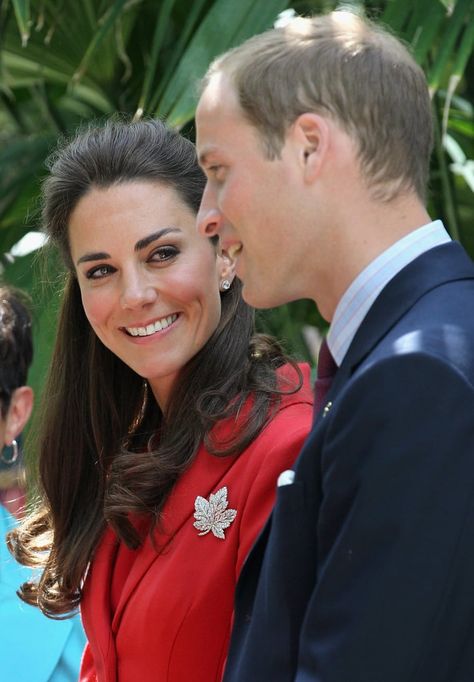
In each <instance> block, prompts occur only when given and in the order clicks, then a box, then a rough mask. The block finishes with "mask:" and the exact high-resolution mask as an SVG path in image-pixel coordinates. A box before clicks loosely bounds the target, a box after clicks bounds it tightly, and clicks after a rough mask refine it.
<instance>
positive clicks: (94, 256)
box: [76, 227, 181, 265]
mask: <svg viewBox="0 0 474 682" xmlns="http://www.w3.org/2000/svg"><path fill="white" fill-rule="evenodd" d="M170 232H181V230H180V228H179V227H164V228H163V229H161V230H157V231H156V232H152V233H151V234H149V235H147V236H146V237H143V239H139V240H138V241H137V243H136V244H135V246H134V251H142V249H146V247H147V246H149V245H150V244H151V243H152V242H154V241H156V240H157V239H160V237H164V236H165V235H167V234H169V233H170ZM108 258H112V256H111V255H110V253H106V252H105V251H97V252H96V253H92V252H91V253H85V254H84V255H83V256H81V257H80V258H79V259H78V260H77V263H76V265H79V264H80V263H88V262H89V261H94V260H107V259H108Z"/></svg>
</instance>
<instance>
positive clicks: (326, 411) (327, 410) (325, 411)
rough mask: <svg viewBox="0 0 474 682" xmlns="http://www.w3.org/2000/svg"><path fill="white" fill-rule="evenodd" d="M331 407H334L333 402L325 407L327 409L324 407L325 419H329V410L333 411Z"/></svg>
mask: <svg viewBox="0 0 474 682" xmlns="http://www.w3.org/2000/svg"><path fill="white" fill-rule="evenodd" d="M331 407H332V402H331V401H329V402H328V403H327V404H326V405H325V407H324V410H323V419H324V417H327V416H328V414H329V410H330V409H331Z"/></svg>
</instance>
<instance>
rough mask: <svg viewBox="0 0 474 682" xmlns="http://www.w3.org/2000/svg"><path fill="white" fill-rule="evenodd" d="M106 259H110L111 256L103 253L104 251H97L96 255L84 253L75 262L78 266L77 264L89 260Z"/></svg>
mask: <svg viewBox="0 0 474 682" xmlns="http://www.w3.org/2000/svg"><path fill="white" fill-rule="evenodd" d="M107 258H111V255H110V253H105V251H98V252H97V253H85V254H84V255H83V256H81V257H80V258H79V259H78V260H77V262H76V265H79V263H87V262H88V261H90V260H107Z"/></svg>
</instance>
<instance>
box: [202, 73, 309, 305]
mask: <svg viewBox="0 0 474 682" xmlns="http://www.w3.org/2000/svg"><path fill="white" fill-rule="evenodd" d="M196 125H197V142H196V146H197V151H198V155H199V158H200V163H201V165H202V168H203V170H204V172H205V173H206V176H207V184H206V188H205V191H204V195H203V198H202V203H201V207H200V210H199V214H198V229H199V231H200V232H201V234H203V235H204V234H207V235H208V236H209V235H212V234H218V235H219V237H220V239H221V244H222V247H223V248H224V249H226V250H229V251H230V252H232V253H234V254H235V255H236V256H237V262H236V275H237V276H238V277H239V278H240V279H241V280H242V282H243V290H242V294H243V297H244V299H245V300H246V301H247V303H249V304H251V305H253V306H255V307H259V308H268V307H272V306H276V305H280V304H282V303H286V302H288V301H291V300H294V299H296V298H300V297H304V296H307V293H306V291H305V286H304V276H303V271H304V269H305V263H306V262H307V260H308V259H307V243H306V239H305V235H304V231H302V230H301V229H300V224H301V223H302V218H303V215H302V207H303V201H302V199H303V197H302V193H301V192H302V188H303V189H304V187H303V174H302V171H301V168H302V166H301V163H300V157H299V148H297V147H296V146H292V145H291V144H285V145H284V147H283V149H282V152H281V156H280V157H279V158H277V159H274V160H270V159H268V158H266V156H265V153H264V149H263V143H262V140H261V139H260V137H259V133H258V131H257V130H256V129H255V127H254V126H252V125H250V123H248V121H247V120H246V119H245V118H244V116H243V114H242V112H241V110H240V107H239V104H238V101H237V97H236V94H235V92H234V88H233V86H232V85H231V84H230V82H229V80H228V79H227V77H226V76H225V75H224V74H222V73H218V74H216V75H214V76H213V78H212V79H211V81H210V83H209V85H208V86H207V87H206V89H205V91H204V93H203V95H202V97H201V99H200V102H199V106H198V109H197V112H196ZM306 222H307V221H306Z"/></svg>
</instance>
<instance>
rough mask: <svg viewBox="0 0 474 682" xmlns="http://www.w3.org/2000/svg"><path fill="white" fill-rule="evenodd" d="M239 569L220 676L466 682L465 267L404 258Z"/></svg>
mask: <svg viewBox="0 0 474 682" xmlns="http://www.w3.org/2000/svg"><path fill="white" fill-rule="evenodd" d="M327 400H328V404H327V407H326V410H323V411H322V412H321V413H320V414H319V416H318V417H317V418H316V421H315V423H314V425H313V429H312V431H311V433H310V435H309V437H308V439H307V440H306V443H305V446H304V448H303V450H302V452H301V454H300V455H299V458H298V460H297V463H296V465H295V479H294V483H293V484H291V485H284V486H281V487H279V488H278V494H277V502H276V505H275V508H274V511H273V514H272V517H271V519H270V521H269V523H268V524H267V526H266V527H265V529H264V531H263V533H262V535H261V536H260V538H259V540H258V542H257V544H256V545H255V547H254V549H253V551H252V552H251V554H250V556H249V558H248V559H247V562H246V564H245V565H244V568H243V571H242V574H241V578H240V582H239V584H238V588H237V595H236V612H235V623H234V632H233V636H232V641H231V648H230V652H229V657H228V661H227V667H226V674H225V676H224V681H225V682H265V681H267V682H290V681H296V682H310V681H311V682H473V680H474V265H473V263H472V262H471V260H470V259H469V257H468V256H467V254H466V253H465V252H464V250H463V249H462V248H461V247H460V246H459V245H458V244H455V243H450V244H447V245H442V246H439V247H436V248H434V249H432V250H430V251H428V252H426V253H425V254H423V255H421V256H419V257H418V258H417V259H416V260H414V261H413V262H412V263H411V264H409V265H408V266H406V267H405V268H404V269H403V270H402V271H401V272H400V273H399V274H398V275H397V276H396V277H395V278H394V279H393V280H391V281H390V282H389V284H388V285H387V286H386V287H385V289H384V290H383V291H382V293H381V294H380V296H379V297H378V298H377V300H376V301H375V303H374V304H373V306H372V308H371V309H370V311H369V312H368V314H367V316H366V318H365V320H364V322H363V323H362V325H361V327H360V328H359V330H358V332H357V334H356V336H355V338H354V340H353V342H352V344H351V346H350V348H349V351H348V353H347V355H346V357H345V359H344V361H343V363H342V365H341V367H340V368H339V370H338V373H337V375H336V378H335V380H334V381H333V384H332V387H331V390H330V392H329V394H328V396H327Z"/></svg>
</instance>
